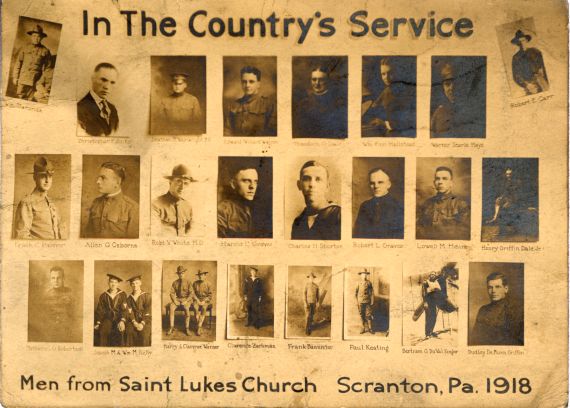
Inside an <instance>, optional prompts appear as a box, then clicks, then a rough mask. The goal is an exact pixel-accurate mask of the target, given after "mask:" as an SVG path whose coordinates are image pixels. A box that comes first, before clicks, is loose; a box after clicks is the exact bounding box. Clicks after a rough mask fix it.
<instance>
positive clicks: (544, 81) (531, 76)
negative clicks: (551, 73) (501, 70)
mask: <svg viewBox="0 0 570 408" xmlns="http://www.w3.org/2000/svg"><path fill="white" fill-rule="evenodd" d="M531 39H532V37H531V36H530V35H529V34H525V33H523V32H522V31H521V30H517V32H516V33H515V36H514V38H513V39H512V40H511V43H513V44H515V45H516V46H518V47H519V50H518V51H517V53H516V54H515V55H513V60H512V70H513V80H514V81H515V83H516V84H517V85H518V86H520V87H521V88H523V89H524V91H525V93H526V94H527V95H533V94H536V93H539V92H543V91H548V77H547V75H546V68H545V67H544V60H543V58H542V53H541V52H540V51H539V50H538V49H536V48H534V47H529V46H528V42H529V41H530V40H531Z"/></svg>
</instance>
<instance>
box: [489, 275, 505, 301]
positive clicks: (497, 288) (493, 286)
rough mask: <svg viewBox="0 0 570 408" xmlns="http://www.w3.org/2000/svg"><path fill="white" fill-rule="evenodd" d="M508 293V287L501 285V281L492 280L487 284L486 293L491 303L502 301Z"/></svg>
mask: <svg viewBox="0 0 570 408" xmlns="http://www.w3.org/2000/svg"><path fill="white" fill-rule="evenodd" d="M508 292H509V287H508V286H505V285H504V284H503V280H502V279H500V278H499V279H492V280H490V281H489V282H487V293H488V294H489V299H490V300H491V302H498V301H499V300H502V299H504V298H505V297H506V296H507V293H508Z"/></svg>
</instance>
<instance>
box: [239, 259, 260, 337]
mask: <svg viewBox="0 0 570 408" xmlns="http://www.w3.org/2000/svg"><path fill="white" fill-rule="evenodd" d="M257 272H258V269H257V268H256V267H254V266H250V267H249V276H248V277H247V278H246V279H245V282H244V284H243V300H244V301H245V302H246V306H247V323H246V324H245V326H246V327H249V326H253V327H255V328H256V329H259V328H260V327H261V324H262V301H263V281H262V280H261V278H259V277H258V276H257Z"/></svg>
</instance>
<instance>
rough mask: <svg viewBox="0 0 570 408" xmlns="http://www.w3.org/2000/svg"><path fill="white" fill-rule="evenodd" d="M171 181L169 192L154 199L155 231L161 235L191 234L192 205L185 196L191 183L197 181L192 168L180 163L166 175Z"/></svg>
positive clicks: (179, 235) (177, 235) (154, 232)
mask: <svg viewBox="0 0 570 408" xmlns="http://www.w3.org/2000/svg"><path fill="white" fill-rule="evenodd" d="M164 178H165V179H167V180H168V182H169V188H168V192H167V193H166V194H163V195H161V196H159V197H157V198H155V199H154V200H153V201H152V214H153V231H152V233H153V234H155V235H160V236H171V237H181V236H185V235H189V233H190V229H191V227H192V206H191V205H190V203H189V202H188V201H187V200H186V198H185V196H186V193H187V191H188V189H189V188H190V184H191V183H194V182H196V181H197V180H195V179H194V178H193V177H192V176H191V174H190V169H189V168H188V167H186V166H185V165H184V164H178V165H176V166H174V168H173V169H172V174H171V175H169V176H164Z"/></svg>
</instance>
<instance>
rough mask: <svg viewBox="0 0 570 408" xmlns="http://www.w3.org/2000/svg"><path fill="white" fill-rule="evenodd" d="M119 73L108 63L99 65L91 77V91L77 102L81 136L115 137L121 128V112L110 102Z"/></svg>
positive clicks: (79, 133)
mask: <svg viewBox="0 0 570 408" xmlns="http://www.w3.org/2000/svg"><path fill="white" fill-rule="evenodd" d="M118 76H119V72H118V71H117V68H115V66H114V65H112V64H109V63H108V62H101V63H100V64H97V66H96V67H95V70H94V71H93V74H92V75H91V90H90V91H89V92H87V95H85V96H84V97H83V98H82V99H81V100H80V101H79V102H77V124H78V129H77V130H78V133H77V134H78V135H79V136H113V135H114V134H115V133H116V132H117V129H118V128H119V112H118V111H117V108H116V107H115V105H113V104H112V103H111V102H109V98H110V97H111V95H112V93H113V90H114V89H115V86H116V85H117V80H118Z"/></svg>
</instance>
